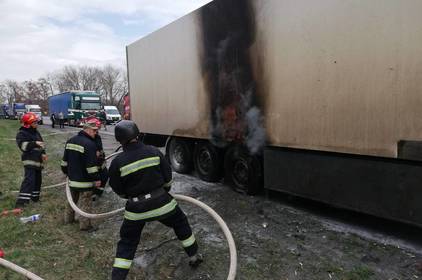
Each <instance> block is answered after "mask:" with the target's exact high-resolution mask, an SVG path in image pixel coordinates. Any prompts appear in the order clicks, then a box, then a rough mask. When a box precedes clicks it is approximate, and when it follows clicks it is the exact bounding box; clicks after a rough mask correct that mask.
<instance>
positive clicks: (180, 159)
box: [167, 138, 193, 174]
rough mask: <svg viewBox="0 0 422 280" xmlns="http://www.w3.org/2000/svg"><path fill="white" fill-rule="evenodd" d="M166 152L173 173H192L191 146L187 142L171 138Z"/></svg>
mask: <svg viewBox="0 0 422 280" xmlns="http://www.w3.org/2000/svg"><path fill="white" fill-rule="evenodd" d="M167 151H168V159H169V161H170V164H171V167H172V168H173V170H174V171H176V172H177V173H182V174H186V173H190V172H191V171H192V166H193V164H192V145H191V143H190V142H189V141H187V140H184V139H180V138H172V139H171V140H170V142H169V144H168V149H167Z"/></svg>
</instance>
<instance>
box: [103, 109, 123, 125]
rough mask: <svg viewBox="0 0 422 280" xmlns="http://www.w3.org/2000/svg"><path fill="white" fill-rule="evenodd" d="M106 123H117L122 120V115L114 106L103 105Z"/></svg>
mask: <svg viewBox="0 0 422 280" xmlns="http://www.w3.org/2000/svg"><path fill="white" fill-rule="evenodd" d="M104 113H105V116H106V122H107V124H111V123H117V122H119V121H121V120H122V115H121V114H120V112H119V110H118V109H117V107H116V106H104Z"/></svg>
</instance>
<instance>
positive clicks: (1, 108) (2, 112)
mask: <svg viewBox="0 0 422 280" xmlns="http://www.w3.org/2000/svg"><path fill="white" fill-rule="evenodd" d="M8 111H9V105H8V104H0V119H8V118H9V112H8Z"/></svg>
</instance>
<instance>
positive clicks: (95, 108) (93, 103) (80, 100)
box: [48, 91, 101, 126]
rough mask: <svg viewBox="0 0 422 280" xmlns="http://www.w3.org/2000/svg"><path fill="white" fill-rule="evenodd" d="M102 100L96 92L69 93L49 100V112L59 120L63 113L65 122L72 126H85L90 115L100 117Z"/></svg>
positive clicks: (51, 97) (54, 96)
mask: <svg viewBox="0 0 422 280" xmlns="http://www.w3.org/2000/svg"><path fill="white" fill-rule="evenodd" d="M100 111H101V98H100V94H98V93H96V92H95V91H68V92H63V93H60V94H57V95H53V96H50V97H49V98H48V112H49V114H50V116H52V115H53V114H54V116H55V118H56V119H58V116H59V114H60V112H62V113H63V116H64V119H65V122H67V123H68V124H69V125H71V126H80V125H82V124H83V122H84V120H85V118H86V117H88V115H89V114H95V115H96V116H97V117H100Z"/></svg>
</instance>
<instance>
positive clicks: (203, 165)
mask: <svg viewBox="0 0 422 280" xmlns="http://www.w3.org/2000/svg"><path fill="white" fill-rule="evenodd" d="M222 163H223V159H222V156H221V152H220V151H219V150H218V148H217V147H215V146H214V145H212V144H211V143H209V142H206V141H200V142H199V143H198V144H196V146H195V150H194V153H193V164H194V167H195V171H196V173H197V174H198V177H199V178H201V179H202V180H204V181H207V182H216V181H218V180H220V179H221V177H222V174H223V168H222V165H223V164H222Z"/></svg>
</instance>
